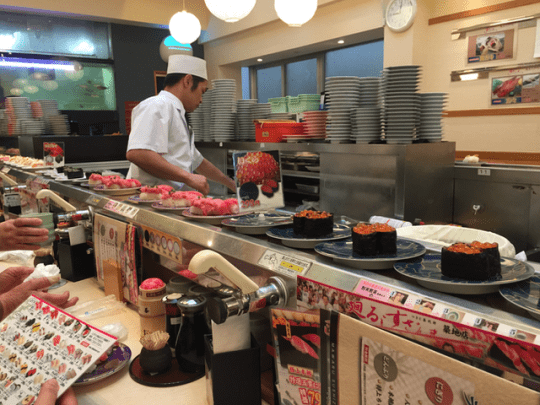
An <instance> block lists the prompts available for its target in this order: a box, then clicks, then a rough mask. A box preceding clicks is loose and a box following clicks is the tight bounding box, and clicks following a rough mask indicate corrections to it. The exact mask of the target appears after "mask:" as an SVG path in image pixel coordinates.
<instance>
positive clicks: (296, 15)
mask: <svg viewBox="0 0 540 405" xmlns="http://www.w3.org/2000/svg"><path fill="white" fill-rule="evenodd" d="M274 8H275V9H276V12H277V15H278V17H279V18H280V19H281V20H282V21H284V22H285V23H287V24H288V25H289V26H290V27H300V26H302V24H305V23H307V22H308V21H309V20H311V18H312V17H313V16H314V15H315V11H317V0H275V2H274Z"/></svg>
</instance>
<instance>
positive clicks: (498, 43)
mask: <svg viewBox="0 0 540 405" xmlns="http://www.w3.org/2000/svg"><path fill="white" fill-rule="evenodd" d="M468 41H469V42H468V48H467V62H468V63H475V62H488V61H492V60H499V59H513V58H514V57H515V52H516V46H517V25H515V24H513V25H506V26H502V27H501V26H499V27H495V28H487V29H485V30H482V31H477V32H472V33H470V34H469V37H468Z"/></svg>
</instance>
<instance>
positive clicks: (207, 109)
mask: <svg viewBox="0 0 540 405" xmlns="http://www.w3.org/2000/svg"><path fill="white" fill-rule="evenodd" d="M212 92H213V90H211V89H209V90H207V91H206V93H204V94H203V96H202V100H203V101H202V103H201V104H200V105H199V107H198V108H197V110H198V109H201V111H202V114H203V126H202V130H203V132H202V140H203V141H204V142H211V141H212V135H211V133H210V127H211V126H212ZM195 111H196V110H195Z"/></svg>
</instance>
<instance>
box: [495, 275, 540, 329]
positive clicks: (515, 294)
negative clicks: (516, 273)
mask: <svg viewBox="0 0 540 405" xmlns="http://www.w3.org/2000/svg"><path fill="white" fill-rule="evenodd" d="M499 292H500V294H501V295H502V296H503V298H504V299H506V300H507V301H509V302H510V303H511V304H513V305H515V306H518V307H520V308H523V309H524V310H526V311H527V312H528V313H529V314H530V315H531V316H532V317H533V318H535V319H538V320H540V305H539V303H540V275H539V274H535V275H533V276H532V277H531V278H530V279H528V280H523V281H520V282H519V283H515V284H511V285H508V286H504V287H501V288H500V289H499Z"/></svg>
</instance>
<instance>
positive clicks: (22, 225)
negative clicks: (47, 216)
mask: <svg viewBox="0 0 540 405" xmlns="http://www.w3.org/2000/svg"><path fill="white" fill-rule="evenodd" d="M41 224H42V221H41V219H39V218H17V219H10V220H8V221H4V222H2V223H0V250H37V249H39V248H40V246H39V245H37V244H38V243H41V242H46V241H47V239H48V236H49V231H48V230H47V229H45V228H34V227H37V226H40V225H41Z"/></svg>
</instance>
